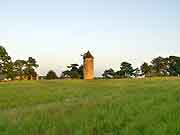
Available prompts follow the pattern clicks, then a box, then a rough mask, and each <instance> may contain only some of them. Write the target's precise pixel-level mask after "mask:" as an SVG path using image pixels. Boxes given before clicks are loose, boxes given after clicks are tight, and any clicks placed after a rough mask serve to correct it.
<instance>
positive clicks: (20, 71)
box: [14, 60, 26, 80]
mask: <svg viewBox="0 0 180 135" xmlns="http://www.w3.org/2000/svg"><path fill="white" fill-rule="evenodd" d="M25 66H26V61H25V60H16V61H15V62H14V69H15V74H16V75H17V76H19V77H20V80H22V79H23V75H24V69H25Z"/></svg>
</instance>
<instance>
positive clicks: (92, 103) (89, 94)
mask: <svg viewBox="0 0 180 135" xmlns="http://www.w3.org/2000/svg"><path fill="white" fill-rule="evenodd" d="M0 135H180V79H178V78H153V79H152V78H150V79H140V80H136V79H132V80H130V79H124V80H93V81H83V80H55V81H19V82H9V83H1V84H0Z"/></svg>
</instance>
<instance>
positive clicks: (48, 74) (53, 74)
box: [46, 70, 58, 80]
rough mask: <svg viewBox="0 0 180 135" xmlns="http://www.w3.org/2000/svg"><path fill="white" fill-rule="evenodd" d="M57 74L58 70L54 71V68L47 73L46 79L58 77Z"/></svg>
mask: <svg viewBox="0 0 180 135" xmlns="http://www.w3.org/2000/svg"><path fill="white" fill-rule="evenodd" d="M57 78H58V77H57V75H56V72H54V71H53V70H50V71H49V72H48V73H47V75H46V79H48V80H52V79H57Z"/></svg>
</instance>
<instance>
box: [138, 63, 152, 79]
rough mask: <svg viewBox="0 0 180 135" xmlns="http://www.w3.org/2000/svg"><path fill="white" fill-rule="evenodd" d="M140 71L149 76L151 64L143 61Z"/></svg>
mask: <svg viewBox="0 0 180 135" xmlns="http://www.w3.org/2000/svg"><path fill="white" fill-rule="evenodd" d="M140 68H141V71H142V73H143V75H145V76H150V74H151V72H152V67H151V65H149V64H148V63H146V62H145V63H143V64H142V65H141V67H140Z"/></svg>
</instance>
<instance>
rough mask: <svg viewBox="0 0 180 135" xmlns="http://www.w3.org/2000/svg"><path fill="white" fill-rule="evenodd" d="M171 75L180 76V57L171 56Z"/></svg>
mask: <svg viewBox="0 0 180 135" xmlns="http://www.w3.org/2000/svg"><path fill="white" fill-rule="evenodd" d="M168 59H169V70H168V71H169V73H170V75H171V76H180V57H177V56H170V57H169V58H168Z"/></svg>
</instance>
